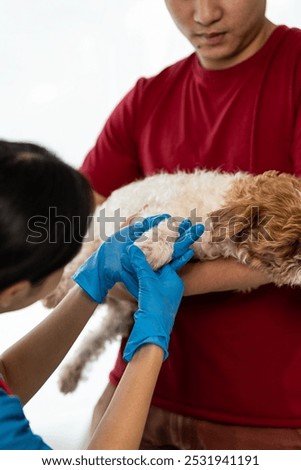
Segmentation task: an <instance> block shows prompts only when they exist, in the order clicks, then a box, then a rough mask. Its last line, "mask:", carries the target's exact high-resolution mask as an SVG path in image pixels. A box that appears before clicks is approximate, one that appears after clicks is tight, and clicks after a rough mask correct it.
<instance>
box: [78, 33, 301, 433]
mask: <svg viewBox="0 0 301 470" xmlns="http://www.w3.org/2000/svg"><path fill="white" fill-rule="evenodd" d="M300 99H301V31H300V30H297V29H289V28H287V27H286V26H279V27H278V28H277V29H276V30H275V31H274V32H273V33H272V35H271V36H270V38H269V39H268V41H267V42H266V44H265V45H264V46H263V47H262V48H261V49H260V50H259V51H258V52H257V53H256V54H255V55H254V56H252V57H251V58H249V59H247V60H245V61H244V62H242V63H240V64H238V65H236V66H233V67H231V68H228V69H225V70H218V71H217V70H215V71H212V70H205V69H203V68H202V67H201V66H200V64H199V62H198V59H197V56H196V54H192V55H191V56H190V57H188V58H186V59H184V60H181V61H179V62H177V63H176V64H174V65H172V66H171V67H168V68H167V69H165V70H163V71H162V72H161V73H160V74H159V75H157V76H155V77H152V78H149V79H145V78H142V79H140V80H139V81H138V82H137V84H136V86H135V87H134V88H133V89H132V90H131V91H130V92H129V93H128V94H127V95H126V97H125V98H124V99H123V100H122V101H121V103H120V104H119V105H118V106H117V107H116V109H115V110H114V112H113V113H112V115H111V116H110V118H109V120H108V121H107V123H106V125H105V127H104V129H103V131H102V133H101V134H100V136H99V138H98V140H97V143H96V145H95V147H94V148H93V149H92V150H91V152H90V153H89V154H88V156H87V158H86V159H85V161H84V163H83V166H82V171H83V172H84V173H85V174H86V175H87V177H88V178H89V179H90V181H91V183H92V185H93V187H94V188H95V190H96V191H97V192H99V193H100V194H102V195H104V196H109V194H110V193H111V192H112V191H113V190H114V189H116V188H118V187H120V186H122V185H124V184H127V183H129V182H131V181H133V180H135V179H137V178H140V177H143V176H145V175H151V174H154V173H156V172H158V171H160V170H165V171H168V172H174V171H175V170H177V169H180V170H188V171H190V170H193V169H194V168H207V169H216V168H220V169H222V170H226V171H237V170H244V171H250V172H252V173H255V174H256V173H261V172H263V171H266V170H270V169H276V170H280V171H284V172H288V173H296V174H301V107H300ZM169 352H170V355H169V358H168V360H167V361H165V362H164V364H163V367H162V370H161V373H160V376H159V379H158V383H157V386H156V389H155V393H154V397H153V404H154V405H156V406H159V407H162V408H165V409H167V410H170V411H173V412H176V413H180V414H184V415H189V416H192V417H196V418H200V419H206V420H213V421H219V422H225V423H233V424H235V423H236V424H241V425H257V426H280V427H286V426H287V427H294V426H296V427H300V426H301V291H300V289H292V288H288V287H283V288H276V287H274V286H273V285H268V286H263V287H261V288H259V289H257V290H254V291H253V292H251V293H248V294H246V293H237V292H224V293H211V294H206V295H197V296H193V297H186V298H184V299H183V302H182V304H181V308H180V310H179V313H178V315H177V318H176V323H175V327H174V329H173V332H172V335H171V341H170V347H169ZM123 369H124V363H123V361H122V359H121V354H120V355H119V358H118V360H117V363H116V366H115V369H114V371H112V373H111V375H110V379H111V381H112V382H113V383H114V384H117V383H118V381H119V379H120V376H121V374H122V371H123Z"/></svg>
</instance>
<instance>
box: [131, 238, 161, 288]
mask: <svg viewBox="0 0 301 470" xmlns="http://www.w3.org/2000/svg"><path fill="white" fill-rule="evenodd" d="M128 254H129V258H130V263H131V267H132V269H133V271H134V272H135V274H136V276H137V278H138V281H140V279H142V278H143V277H149V278H152V279H154V278H155V277H156V274H155V272H154V271H153V269H152V268H151V266H150V265H149V263H148V261H147V259H146V257H145V254H144V253H143V251H142V250H140V248H138V246H136V245H130V247H129V248H128Z"/></svg>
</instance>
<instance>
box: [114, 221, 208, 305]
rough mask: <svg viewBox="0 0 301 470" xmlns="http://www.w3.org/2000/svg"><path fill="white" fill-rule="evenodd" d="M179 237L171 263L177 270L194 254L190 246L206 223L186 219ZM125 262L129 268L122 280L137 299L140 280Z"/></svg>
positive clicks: (181, 226) (180, 229)
mask: <svg viewBox="0 0 301 470" xmlns="http://www.w3.org/2000/svg"><path fill="white" fill-rule="evenodd" d="M178 231H179V237H178V239H177V240H176V242H175V244H174V251H173V256H172V261H171V262H170V263H169V266H171V267H172V268H173V269H174V270H175V271H177V270H178V269H180V268H181V267H183V266H184V265H185V264H186V263H187V262H188V261H189V260H190V259H191V258H192V256H193V254H194V251H193V250H192V249H190V248H189V247H190V246H191V245H192V244H193V243H194V242H196V241H197V240H198V239H199V238H200V236H201V235H202V234H203V232H204V225H202V224H196V225H192V223H191V221H190V220H189V219H184V220H183V221H182V222H181V224H180V226H179V229H178ZM123 264H124V265H127V267H128V269H127V270H125V271H124V273H123V274H122V276H121V277H122V281H123V283H124V284H125V286H126V288H127V289H128V291H129V292H130V293H131V294H132V296H133V297H135V299H138V295H139V282H138V279H137V276H136V275H135V274H134V272H133V269H131V268H130V266H129V263H126V260H125V259H124V260H123Z"/></svg>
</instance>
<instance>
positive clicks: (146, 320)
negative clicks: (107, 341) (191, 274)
mask: <svg viewBox="0 0 301 470" xmlns="http://www.w3.org/2000/svg"><path fill="white" fill-rule="evenodd" d="M192 256H193V250H187V251H186V253H185V254H183V255H181V261H180V260H179V258H178V259H177V260H176V265H177V268H178V269H179V268H180V267H182V266H184V264H186V263H187V262H188V261H189V260H190V259H191V257H192ZM121 261H122V264H123V266H124V269H125V272H127V274H126V275H125V276H124V275H122V277H123V282H124V284H125V285H126V286H127V281H128V278H129V276H131V275H132V276H133V275H136V277H137V279H138V282H139V295H138V306H139V309H138V310H137V312H136V313H135V314H134V321H135V323H134V326H133V329H132V331H131V334H130V337H129V339H128V341H127V344H126V347H125V350H124V354H123V358H124V360H125V361H127V362H129V361H130V360H131V359H132V357H133V355H134V354H135V352H136V351H137V349H139V348H140V347H141V346H142V345H143V344H148V343H151V344H157V345H158V346H160V347H161V348H162V349H163V350H164V360H165V359H166V358H167V357H168V345H169V337H170V333H171V330H172V327H173V324H174V320H175V317H176V313H177V311H178V308H179V305H180V302H181V299H182V295H183V292H184V284H183V281H182V280H181V278H180V277H179V276H178V275H177V273H176V271H175V269H174V267H173V264H174V265H175V262H172V263H170V264H167V265H165V266H163V267H162V268H161V269H159V270H158V271H156V272H155V271H153V270H152V268H151V267H150V265H149V264H148V262H147V260H146V258H145V255H144V253H143V252H142V251H141V250H140V249H139V248H138V247H137V246H135V245H133V246H131V247H130V248H129V250H128V257H127V256H126V255H124V256H123V257H122V260H121ZM127 287H128V286H127Z"/></svg>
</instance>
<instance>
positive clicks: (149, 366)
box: [88, 344, 164, 450]
mask: <svg viewBox="0 0 301 470" xmlns="http://www.w3.org/2000/svg"><path fill="white" fill-rule="evenodd" d="M163 355H164V352H163V349H161V348H160V347H159V346H156V345H153V344H147V345H144V346H142V347H141V348H140V349H139V350H138V351H137V352H136V354H135V355H134V357H133V359H132V360H131V362H129V364H128V365H127V367H126V369H125V371H124V374H123V376H122V379H121V381H120V382H119V384H118V387H117V388H116V391H115V393H114V396H113V398H112V400H111V402H110V404H109V406H108V408H107V410H106V412H105V414H104V416H103V418H102V420H101V421H100V423H99V425H98V426H97V428H96V430H95V432H94V435H93V437H92V440H91V442H90V444H89V446H88V449H122V450H130V449H138V448H139V445H140V441H141V438H142V435H143V430H144V427H145V422H146V419H147V415H148V412H149V407H150V403H151V399H152V396H153V392H154V388H155V385H156V382H157V378H158V374H159V372H160V369H161V366H162V362H163Z"/></svg>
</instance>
